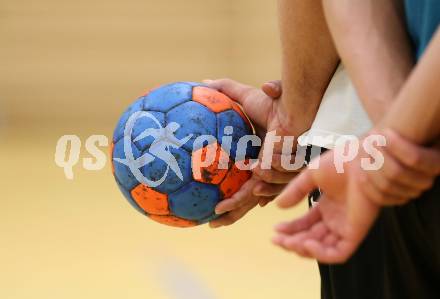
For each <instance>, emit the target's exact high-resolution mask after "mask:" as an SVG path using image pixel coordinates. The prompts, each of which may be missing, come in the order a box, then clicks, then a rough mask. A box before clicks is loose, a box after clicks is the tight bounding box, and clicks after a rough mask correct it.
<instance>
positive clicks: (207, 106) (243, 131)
mask: <svg viewBox="0 0 440 299" xmlns="http://www.w3.org/2000/svg"><path fill="white" fill-rule="evenodd" d="M253 134H254V130H253V126H252V124H251V123H250V122H249V120H248V118H247V117H246V115H245V114H244V113H243V111H242V109H241V107H240V106H239V105H238V104H237V103H236V102H234V101H233V100H231V99H230V98H229V97H227V96H226V95H225V94H223V93H221V92H219V91H217V90H214V89H211V88H208V87H206V86H205V85H203V84H199V83H192V82H177V83H171V84H167V85H164V86H161V87H159V88H156V89H154V90H151V91H150V92H148V93H147V94H145V95H144V96H141V97H140V98H138V99H137V100H136V101H135V102H134V103H133V104H131V105H130V106H129V107H128V109H127V110H126V111H125V112H124V113H123V114H122V116H121V118H120V120H119V122H118V124H117V126H116V129H115V131H114V134H113V142H112V147H111V155H112V170H113V174H114V177H115V179H116V183H117V185H118V186H119V189H120V190H121V192H122V193H123V195H124V196H125V198H126V199H127V200H128V201H129V203H130V204H131V205H132V206H133V207H134V208H135V209H136V210H138V211H139V212H141V213H142V214H144V215H146V216H148V217H149V218H150V219H152V220H154V221H156V222H159V223H162V224H166V225H171V226H177V227H190V226H195V225H199V224H203V223H206V222H209V221H211V220H213V219H215V218H216V217H217V216H216V214H215V212H214V209H215V206H216V205H217V204H218V203H219V202H220V201H221V200H223V199H226V198H229V197H231V196H232V195H233V194H234V193H235V192H237V191H238V190H239V189H240V187H241V186H242V185H243V184H244V183H245V182H246V181H247V180H248V179H249V178H250V176H251V173H250V170H249V167H248V168H247V169H246V168H245V167H242V166H241V167H240V166H239V164H238V162H241V163H242V164H241V165H248V164H249V159H255V158H256V157H257V155H258V151H259V147H258V146H253V144H258V143H252V142H245V143H244V145H245V147H244V150H243V149H242V150H240V147H243V142H241V141H240V138H242V137H243V136H254V135H253ZM254 137H255V136H254ZM247 140H248V141H249V139H247ZM239 141H240V142H239ZM244 141H246V140H244ZM237 149H238V150H237ZM246 163H248V164H246Z"/></svg>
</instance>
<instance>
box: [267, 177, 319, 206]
mask: <svg viewBox="0 0 440 299" xmlns="http://www.w3.org/2000/svg"><path fill="white" fill-rule="evenodd" d="M312 171H313V170H311V169H306V170H304V171H303V172H302V173H300V174H299V175H298V176H297V177H296V178H294V179H293V180H292V181H291V182H290V183H289V184H288V185H287V187H286V188H285V189H284V190H283V192H282V193H281V194H280V195H278V197H277V199H276V200H277V204H278V206H279V207H280V208H288V207H291V206H293V205H295V204H297V203H298V202H300V201H301V200H303V199H304V198H305V197H306V196H307V195H308V194H309V193H310V192H311V191H312V190H314V189H316V188H318V186H317V185H316V183H315V182H314V180H313V175H312V173H313V172H312Z"/></svg>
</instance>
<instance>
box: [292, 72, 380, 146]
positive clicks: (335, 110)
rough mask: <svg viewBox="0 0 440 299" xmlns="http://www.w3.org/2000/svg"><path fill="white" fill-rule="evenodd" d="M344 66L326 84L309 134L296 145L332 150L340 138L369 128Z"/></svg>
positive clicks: (363, 131) (370, 123)
mask: <svg viewBox="0 0 440 299" xmlns="http://www.w3.org/2000/svg"><path fill="white" fill-rule="evenodd" d="M372 126H373V125H372V122H371V120H370V118H369V117H368V115H367V113H366V111H365V109H364V107H363V105H362V102H361V100H360V99H359V96H358V95H357V93H356V90H355V88H354V86H353V83H352V82H351V80H350V78H349V77H348V73H347V71H346V69H345V68H344V66H343V65H342V64H340V65H339V66H338V68H337V70H336V72H335V74H334V75H333V78H332V80H331V81H330V83H329V85H328V87H327V90H326V92H325V94H324V97H323V99H322V102H321V105H320V106H319V109H318V113H317V114H316V118H315V120H314V121H313V124H312V127H311V128H310V130H309V131H307V132H306V133H304V134H303V135H302V136H300V138H299V140H298V143H299V144H300V145H315V146H319V147H324V148H328V149H332V148H333V147H334V144H335V141H336V140H337V139H338V138H339V137H341V136H343V135H355V136H361V135H362V134H364V133H366V132H367V131H368V130H370V129H371V128H372Z"/></svg>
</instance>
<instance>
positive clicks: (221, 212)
mask: <svg viewBox="0 0 440 299" xmlns="http://www.w3.org/2000/svg"><path fill="white" fill-rule="evenodd" d="M225 212H226V211H225V210H224V209H222V208H215V210H214V213H215V214H216V215H221V214H224V213H225Z"/></svg>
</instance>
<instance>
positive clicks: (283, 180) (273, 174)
mask: <svg viewBox="0 0 440 299" xmlns="http://www.w3.org/2000/svg"><path fill="white" fill-rule="evenodd" d="M252 173H253V174H254V175H255V176H256V177H257V178H259V179H260V180H262V181H263V182H266V183H269V184H287V183H288V182H290V181H291V180H292V178H294V177H295V176H296V175H297V173H295V172H280V171H276V170H274V169H261V168H260V167H258V166H257V167H255V168H254V169H252Z"/></svg>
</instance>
